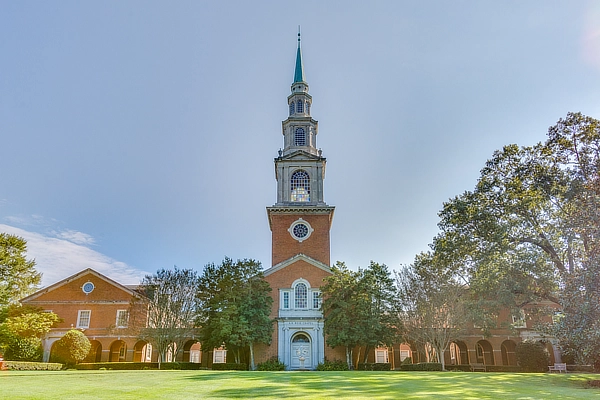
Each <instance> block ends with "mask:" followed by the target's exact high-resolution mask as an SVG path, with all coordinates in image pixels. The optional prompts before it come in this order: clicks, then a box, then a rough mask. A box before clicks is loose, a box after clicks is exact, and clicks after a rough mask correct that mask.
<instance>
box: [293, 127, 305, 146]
mask: <svg viewBox="0 0 600 400" xmlns="http://www.w3.org/2000/svg"><path fill="white" fill-rule="evenodd" d="M294 145H296V146H306V133H305V132H304V129H303V128H296V131H295V132H294Z"/></svg>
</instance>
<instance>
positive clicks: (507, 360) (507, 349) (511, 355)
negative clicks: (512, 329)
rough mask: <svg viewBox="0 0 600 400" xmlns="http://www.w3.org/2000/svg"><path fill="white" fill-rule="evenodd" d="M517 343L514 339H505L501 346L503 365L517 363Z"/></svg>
mask: <svg viewBox="0 0 600 400" xmlns="http://www.w3.org/2000/svg"><path fill="white" fill-rule="evenodd" d="M516 347H517V345H516V344H515V342H513V341H512V340H505V341H504V342H502V345H501V346H500V350H501V353H502V365H517V357H516V355H515V348H516Z"/></svg>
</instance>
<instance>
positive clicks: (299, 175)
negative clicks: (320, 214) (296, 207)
mask: <svg viewBox="0 0 600 400" xmlns="http://www.w3.org/2000/svg"><path fill="white" fill-rule="evenodd" d="M290 183H291V186H292V196H291V200H292V201H303V202H304V201H310V177H309V176H308V172H306V171H304V170H302V169H299V170H297V171H295V172H294V173H293V174H292V179H291V182H290Z"/></svg>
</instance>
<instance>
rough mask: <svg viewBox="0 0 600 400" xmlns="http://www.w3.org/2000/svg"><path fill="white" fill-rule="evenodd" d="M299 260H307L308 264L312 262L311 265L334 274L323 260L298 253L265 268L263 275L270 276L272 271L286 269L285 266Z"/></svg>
mask: <svg viewBox="0 0 600 400" xmlns="http://www.w3.org/2000/svg"><path fill="white" fill-rule="evenodd" d="M298 261H304V262H306V263H308V264H310V265H312V266H314V267H316V268H319V269H321V270H323V271H325V272H327V273H329V274H332V272H331V268H329V266H328V265H326V264H323V263H322V262H320V261H317V260H315V259H314V258H312V257H309V256H307V255H305V254H296V255H295V256H293V257H291V258H288V259H287V260H285V261H282V262H280V263H279V264H276V265H274V266H272V267H271V268H269V269H267V270H265V271H264V272H263V275H264V276H269V275H271V274H272V273H274V272H277V271H280V270H282V269H284V268H286V267H288V266H290V265H292V264H294V263H296V262H298Z"/></svg>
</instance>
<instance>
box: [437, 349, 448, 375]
mask: <svg viewBox="0 0 600 400" xmlns="http://www.w3.org/2000/svg"><path fill="white" fill-rule="evenodd" d="M435 351H436V352H437V354H438V361H439V362H440V364H442V371H445V370H446V362H445V359H444V352H443V351H441V348H440V347H439V346H438V347H436V348H435Z"/></svg>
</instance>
